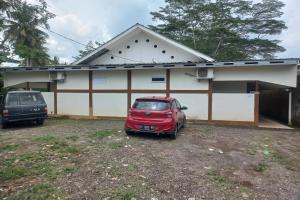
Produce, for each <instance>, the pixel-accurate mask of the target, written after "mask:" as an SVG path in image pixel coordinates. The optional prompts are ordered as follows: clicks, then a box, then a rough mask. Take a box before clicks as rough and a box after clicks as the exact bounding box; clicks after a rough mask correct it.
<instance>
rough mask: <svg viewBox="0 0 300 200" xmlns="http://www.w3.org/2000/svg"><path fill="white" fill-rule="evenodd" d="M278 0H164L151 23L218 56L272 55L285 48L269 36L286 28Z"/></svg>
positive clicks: (174, 37)
mask: <svg viewBox="0 0 300 200" xmlns="http://www.w3.org/2000/svg"><path fill="white" fill-rule="evenodd" d="M283 6H284V4H283V3H282V2H281V1H279V0H262V1H260V2H258V3H254V2H253V1H252V0H216V1H211V0H166V6H165V7H162V8H160V10H159V11H158V12H151V15H152V16H153V20H156V21H158V22H160V23H159V24H158V25H156V26H150V27H151V28H152V29H153V30H154V31H157V32H159V33H162V34H164V35H166V36H168V37H170V38H172V39H174V40H177V41H179V42H182V43H183V44H185V45H187V46H190V47H192V48H194V49H196V50H198V51H201V52H203V53H206V54H208V55H210V56H212V57H214V58H216V59H218V60H240V59H253V58H265V59H269V58H273V57H274V54H275V53H277V52H282V51H284V50H285V49H284V48H283V47H281V46H280V45H279V43H280V41H279V40H273V39H270V36H273V35H277V34H280V33H281V32H282V30H284V29H286V28H287V27H286V26H285V22H284V21H282V20H280V17H281V16H282V14H283V13H282V12H281V9H282V7H283Z"/></svg>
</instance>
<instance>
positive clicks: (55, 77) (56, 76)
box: [50, 72, 65, 81]
mask: <svg viewBox="0 0 300 200" xmlns="http://www.w3.org/2000/svg"><path fill="white" fill-rule="evenodd" d="M50 80H51V81H64V80H65V72H50Z"/></svg>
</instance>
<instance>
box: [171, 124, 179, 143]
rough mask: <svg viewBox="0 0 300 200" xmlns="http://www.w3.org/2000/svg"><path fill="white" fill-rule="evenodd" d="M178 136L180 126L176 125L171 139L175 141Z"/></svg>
mask: <svg viewBox="0 0 300 200" xmlns="http://www.w3.org/2000/svg"><path fill="white" fill-rule="evenodd" d="M177 134H178V126H177V125H176V127H175V131H174V132H173V133H171V138H172V139H174V140H175V139H176V138H177Z"/></svg>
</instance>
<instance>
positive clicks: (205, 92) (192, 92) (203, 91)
mask: <svg viewBox="0 0 300 200" xmlns="http://www.w3.org/2000/svg"><path fill="white" fill-rule="evenodd" d="M170 93H181V94H207V93H209V90H170Z"/></svg>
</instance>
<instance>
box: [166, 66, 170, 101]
mask: <svg viewBox="0 0 300 200" xmlns="http://www.w3.org/2000/svg"><path fill="white" fill-rule="evenodd" d="M166 96H167V97H170V69H166Z"/></svg>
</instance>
